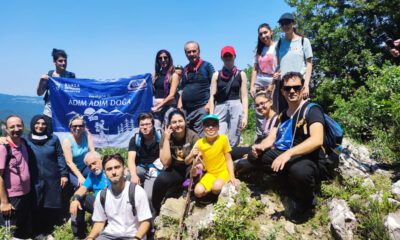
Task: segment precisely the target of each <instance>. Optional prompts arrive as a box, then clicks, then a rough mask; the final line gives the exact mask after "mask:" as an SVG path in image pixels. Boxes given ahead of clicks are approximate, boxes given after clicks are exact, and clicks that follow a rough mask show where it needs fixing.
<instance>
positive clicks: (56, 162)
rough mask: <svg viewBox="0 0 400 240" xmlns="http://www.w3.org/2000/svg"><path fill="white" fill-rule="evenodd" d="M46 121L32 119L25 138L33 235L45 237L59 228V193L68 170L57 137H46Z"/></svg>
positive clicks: (60, 205) (43, 119)
mask: <svg viewBox="0 0 400 240" xmlns="http://www.w3.org/2000/svg"><path fill="white" fill-rule="evenodd" d="M48 126H49V123H48V118H46V117H45V116H44V115H36V116H34V117H33V118H32V120H31V124H30V128H31V132H30V133H29V136H28V137H27V143H28V147H29V148H31V150H32V153H33V156H32V159H29V161H30V174H31V182H32V186H33V187H32V190H33V192H34V197H35V202H34V203H35V204H34V208H33V209H34V211H33V224H32V227H33V232H34V235H35V236H38V235H42V236H46V235H49V234H51V233H52V232H53V230H54V226H55V225H61V224H62V213H61V211H62V207H63V205H62V189H63V188H64V187H65V186H66V184H67V182H68V169H67V165H66V163H65V160H64V155H63V152H62V148H61V144H60V141H59V140H58V137H57V136H55V135H53V134H50V133H48V131H47V127H48Z"/></svg>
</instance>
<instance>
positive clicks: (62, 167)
mask: <svg viewBox="0 0 400 240" xmlns="http://www.w3.org/2000/svg"><path fill="white" fill-rule="evenodd" d="M53 137H54V138H56V144H55V151H56V154H57V164H58V171H59V172H60V176H61V179H60V186H61V188H64V187H65V186H66V185H67V183H68V168H67V164H66V163H65V159H64V154H63V150H62V147H61V144H60V141H59V140H58V137H57V136H55V135H54V136H53Z"/></svg>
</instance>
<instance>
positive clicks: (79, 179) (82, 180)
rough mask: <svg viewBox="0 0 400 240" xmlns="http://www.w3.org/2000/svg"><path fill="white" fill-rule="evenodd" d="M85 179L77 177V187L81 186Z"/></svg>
mask: <svg viewBox="0 0 400 240" xmlns="http://www.w3.org/2000/svg"><path fill="white" fill-rule="evenodd" d="M85 180H86V179H85V178H84V177H83V176H79V177H78V182H79V186H82V184H83V183H84V182H85Z"/></svg>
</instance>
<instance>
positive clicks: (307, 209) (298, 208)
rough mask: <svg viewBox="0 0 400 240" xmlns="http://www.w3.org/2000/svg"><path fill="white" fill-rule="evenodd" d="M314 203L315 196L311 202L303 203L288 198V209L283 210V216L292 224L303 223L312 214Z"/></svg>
mask: <svg viewBox="0 0 400 240" xmlns="http://www.w3.org/2000/svg"><path fill="white" fill-rule="evenodd" d="M315 205H316V198H315V197H314V199H313V202H312V203H311V204H304V203H299V202H296V201H294V200H290V202H289V209H288V210H287V211H285V218H286V219H287V220H289V221H291V222H292V223H294V224H302V223H305V222H307V221H308V220H309V219H310V218H312V217H313V216H314V214H315V212H314V210H315Z"/></svg>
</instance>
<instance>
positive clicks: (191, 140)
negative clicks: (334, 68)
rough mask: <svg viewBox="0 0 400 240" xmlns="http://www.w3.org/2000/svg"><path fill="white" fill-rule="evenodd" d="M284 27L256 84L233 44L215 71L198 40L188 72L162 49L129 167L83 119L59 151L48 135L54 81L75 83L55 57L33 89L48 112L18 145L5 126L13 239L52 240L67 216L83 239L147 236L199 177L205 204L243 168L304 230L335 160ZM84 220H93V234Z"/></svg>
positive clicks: (305, 58)
mask: <svg viewBox="0 0 400 240" xmlns="http://www.w3.org/2000/svg"><path fill="white" fill-rule="evenodd" d="M278 22H279V24H280V27H281V30H282V31H283V32H284V34H285V36H284V37H282V38H280V39H279V40H278V41H277V42H275V41H274V40H273V39H272V34H273V32H272V29H271V27H270V26H269V25H268V24H266V23H263V24H261V25H260V26H259V27H258V42H257V46H256V51H255V52H256V53H255V58H254V68H253V72H252V75H251V79H250V86H248V79H247V77H246V74H245V73H244V72H243V71H241V70H239V69H237V67H236V66H235V59H236V51H235V49H234V48H233V47H232V46H225V47H224V48H222V50H221V59H222V61H223V67H222V69H221V70H220V71H215V70H214V67H213V65H212V64H211V63H209V62H207V61H205V60H203V59H202V58H200V45H199V44H198V43H197V42H195V41H189V42H187V43H186V44H185V45H184V51H185V54H186V57H187V59H188V61H189V63H188V64H187V65H186V66H185V67H182V66H179V65H178V66H175V65H174V63H173V59H172V56H171V54H170V53H169V52H168V51H167V50H160V51H158V52H157V54H156V59H155V73H154V75H153V97H154V101H153V107H152V108H151V112H147V113H140V114H139V116H138V119H137V123H138V132H137V133H136V134H135V135H134V136H132V138H131V140H130V142H129V147H128V157H127V159H124V158H123V157H122V156H121V155H120V154H111V155H107V156H101V155H100V154H99V153H98V152H96V150H95V146H94V144H93V141H92V137H91V134H90V132H89V131H88V130H87V129H86V128H85V119H84V118H83V117H82V116H80V115H76V116H74V117H73V118H72V119H70V121H69V128H70V133H69V134H68V136H67V137H66V138H65V139H62V141H61V142H60V141H59V139H58V137H57V136H55V135H53V130H52V122H51V120H52V119H51V117H52V111H51V104H50V101H49V94H51V92H50V91H49V90H48V85H47V82H48V80H49V78H50V77H65V78H75V74H74V73H72V72H68V71H67V70H66V67H67V54H66V53H65V52H64V51H63V50H58V49H53V53H52V56H53V60H54V64H55V70H51V71H49V72H48V73H47V74H45V75H43V76H42V77H41V78H40V81H39V85H38V88H37V94H38V95H43V94H44V95H45V97H44V100H45V110H44V112H43V114H41V115H37V116H35V117H33V118H32V121H31V124H30V133H29V134H28V135H27V136H24V137H23V136H22V135H23V131H24V123H23V121H22V119H21V118H20V117H19V116H18V115H11V116H9V117H7V118H6V119H5V130H6V132H7V134H8V135H7V137H3V138H0V142H1V143H2V144H3V145H0V200H1V205H0V211H1V213H2V214H0V221H1V224H2V225H3V226H6V227H7V228H9V227H10V226H14V228H12V232H13V235H14V237H15V238H20V239H26V238H35V239H45V238H49V237H50V235H51V233H52V231H53V230H54V227H55V226H57V225H61V224H63V222H65V221H66V219H68V218H69V217H71V226H72V230H73V233H74V236H75V238H76V239H132V238H133V239H146V236H147V235H148V233H149V232H151V227H152V221H153V219H154V218H155V217H156V216H158V215H159V213H160V209H161V206H162V203H163V202H164V201H165V199H167V198H170V197H175V198H177V197H180V196H182V194H183V192H184V190H185V188H187V186H188V185H189V183H188V181H189V180H190V179H189V176H196V177H197V180H198V181H196V182H195V185H194V197H195V199H196V202H197V203H198V204H200V205H204V204H208V203H213V202H216V201H217V198H218V195H219V193H220V191H221V189H222V187H223V186H224V185H225V184H227V183H228V182H229V183H231V184H233V185H234V186H237V185H238V184H239V180H238V179H237V177H238V176H237V174H238V173H240V172H246V171H247V172H249V171H262V172H263V173H265V174H272V175H274V176H275V177H276V180H277V181H278V182H280V183H282V187H283V188H285V192H286V193H287V196H288V198H289V199H290V200H291V201H290V202H291V211H290V213H289V214H287V215H286V216H285V217H286V218H287V219H289V220H290V221H292V222H294V223H301V222H304V221H306V220H307V219H308V218H309V217H310V216H311V214H310V213H312V210H313V208H314V207H315V205H316V194H317V193H318V190H319V185H320V182H321V180H323V179H324V178H327V177H329V176H330V175H331V165H332V163H331V160H330V159H329V158H328V156H327V152H326V149H324V147H323V146H324V136H325V125H326V121H325V116H324V113H323V111H322V109H321V108H320V107H319V106H318V105H316V104H313V103H311V102H310V101H308V98H309V94H310V90H309V85H310V78H311V72H312V57H313V54H312V49H311V44H310V41H309V40H308V39H307V38H305V37H304V36H302V35H301V34H300V33H298V32H297V30H296V21H295V18H294V16H293V15H292V14H290V13H285V14H283V15H282V16H281V17H280V19H279V21H278ZM248 89H250V95H251V97H252V98H253V99H254V102H255V108H256V116H255V117H256V129H254V130H255V133H256V136H255V141H254V144H253V145H251V146H250V147H243V146H239V144H240V142H241V132H242V131H243V129H245V128H246V127H247V121H248V105H249V103H248ZM134 104H135V103H134ZM125 163H126V165H127V166H125ZM69 187H70V188H71V189H73V193H72V194H71V191H68V190H67V189H68V188H69ZM187 194H190V192H188V193H187ZM85 212H90V213H92V222H93V226H92V228H91V231H90V233H89V234H88V235H86V229H87V228H86V223H85Z"/></svg>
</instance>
